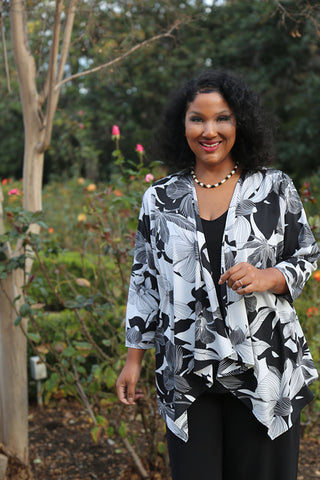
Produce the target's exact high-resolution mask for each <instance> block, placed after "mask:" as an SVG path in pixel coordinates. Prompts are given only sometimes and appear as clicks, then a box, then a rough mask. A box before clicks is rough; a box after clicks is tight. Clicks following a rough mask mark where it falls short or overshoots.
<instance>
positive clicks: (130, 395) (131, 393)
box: [127, 385, 136, 405]
mask: <svg viewBox="0 0 320 480" xmlns="http://www.w3.org/2000/svg"><path fill="white" fill-rule="evenodd" d="M135 396H136V388H135V385H129V386H128V389H127V401H128V403H129V405H134V404H135Z"/></svg>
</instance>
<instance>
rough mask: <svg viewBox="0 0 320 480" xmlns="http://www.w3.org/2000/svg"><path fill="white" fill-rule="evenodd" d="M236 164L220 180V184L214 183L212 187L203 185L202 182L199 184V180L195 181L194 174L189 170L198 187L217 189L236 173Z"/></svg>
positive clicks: (208, 184)
mask: <svg viewBox="0 0 320 480" xmlns="http://www.w3.org/2000/svg"><path fill="white" fill-rule="evenodd" d="M238 166H239V165H238V164H237V163H236V164H235V166H234V168H233V170H231V172H230V173H228V175H227V176H226V177H225V178H224V179H223V180H221V181H220V182H218V183H214V184H213V185H210V183H203V182H200V180H198V179H197V176H196V174H195V173H194V170H193V169H192V170H191V176H192V178H193V180H194V181H195V182H196V183H197V184H198V185H200V187H203V188H216V187H219V186H220V185H222V184H223V183H225V182H226V181H227V180H229V178H231V177H232V175H234V174H235V173H236V171H237V168H238Z"/></svg>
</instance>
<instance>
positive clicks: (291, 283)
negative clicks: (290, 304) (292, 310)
mask: <svg viewBox="0 0 320 480" xmlns="http://www.w3.org/2000/svg"><path fill="white" fill-rule="evenodd" d="M278 181H279V180H278ZM279 185H280V187H281V188H280V189H279V205H280V217H279V221H280V219H281V224H280V225H281V228H282V232H283V233H282V241H279V243H278V246H279V251H278V255H277V263H276V264H275V265H273V266H272V267H271V268H265V269H263V268H256V267H254V266H253V265H252V264H250V263H246V262H243V263H239V264H237V265H234V266H232V267H231V268H229V269H228V270H227V271H226V272H225V273H224V274H223V275H222V276H221V278H220V284H221V283H224V282H227V284H228V287H229V288H232V289H233V290H236V291H237V293H239V294H247V293H251V292H254V291H256V292H263V291H267V290H269V291H270V292H272V293H275V294H278V295H287V296H288V300H289V301H293V300H295V298H297V296H298V295H299V294H300V293H301V291H302V289H303V286H304V284H305V282H306V281H307V280H308V278H309V277H310V275H311V272H312V271H313V270H314V269H315V268H316V261H317V259H318V257H319V249H318V247H317V244H316V242H315V239H314V237H313V235H312V232H311V230H310V227H309V224H308V221H307V217H306V214H305V212H304V209H303V206H302V203H301V200H300V197H299V194H298V192H297V191H296V189H295V187H294V185H293V183H292V181H291V180H290V178H289V177H288V176H287V175H285V174H282V178H281V179H280V183H279ZM249 261H250V260H249ZM251 263H254V262H253V261H252V262H251Z"/></svg>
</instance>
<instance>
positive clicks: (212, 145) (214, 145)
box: [201, 142, 220, 148]
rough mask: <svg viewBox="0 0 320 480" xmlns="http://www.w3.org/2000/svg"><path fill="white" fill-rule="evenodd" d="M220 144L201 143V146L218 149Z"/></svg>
mask: <svg viewBox="0 0 320 480" xmlns="http://www.w3.org/2000/svg"><path fill="white" fill-rule="evenodd" d="M219 143H220V142H216V143H210V144H208V143H201V145H203V146H204V147H208V148H210V147H216V146H217V145H219Z"/></svg>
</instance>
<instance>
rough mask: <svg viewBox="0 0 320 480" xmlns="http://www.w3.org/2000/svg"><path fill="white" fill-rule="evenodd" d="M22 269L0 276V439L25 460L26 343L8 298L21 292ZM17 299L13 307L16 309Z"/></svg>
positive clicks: (26, 405)
mask: <svg viewBox="0 0 320 480" xmlns="http://www.w3.org/2000/svg"><path fill="white" fill-rule="evenodd" d="M22 282H23V272H22V271H18V270H16V271H14V272H13V273H12V274H11V275H9V276H8V277H7V278H6V279H5V280H1V290H0V305H1V309H0V369H1V373H0V392H1V393H0V442H1V443H3V444H4V445H5V446H6V447H7V449H8V450H9V451H11V452H14V454H15V455H16V456H17V457H18V458H19V459H20V460H21V461H22V462H23V463H27V462H28V443H27V438H28V424H27V418H28V390H27V388H26V386H27V365H26V355H27V344H26V338H25V335H24V334H23V332H22V328H24V329H25V328H26V322H25V321H23V322H22V325H21V326H22V328H21V327H18V326H15V325H14V321H15V318H16V316H17V315H16V313H15V311H14V309H13V307H12V300H13V299H14V298H16V297H17V296H18V295H20V294H21V285H22ZM19 303H20V304H21V300H20V301H19V300H18V301H17V302H16V307H17V309H19Z"/></svg>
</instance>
